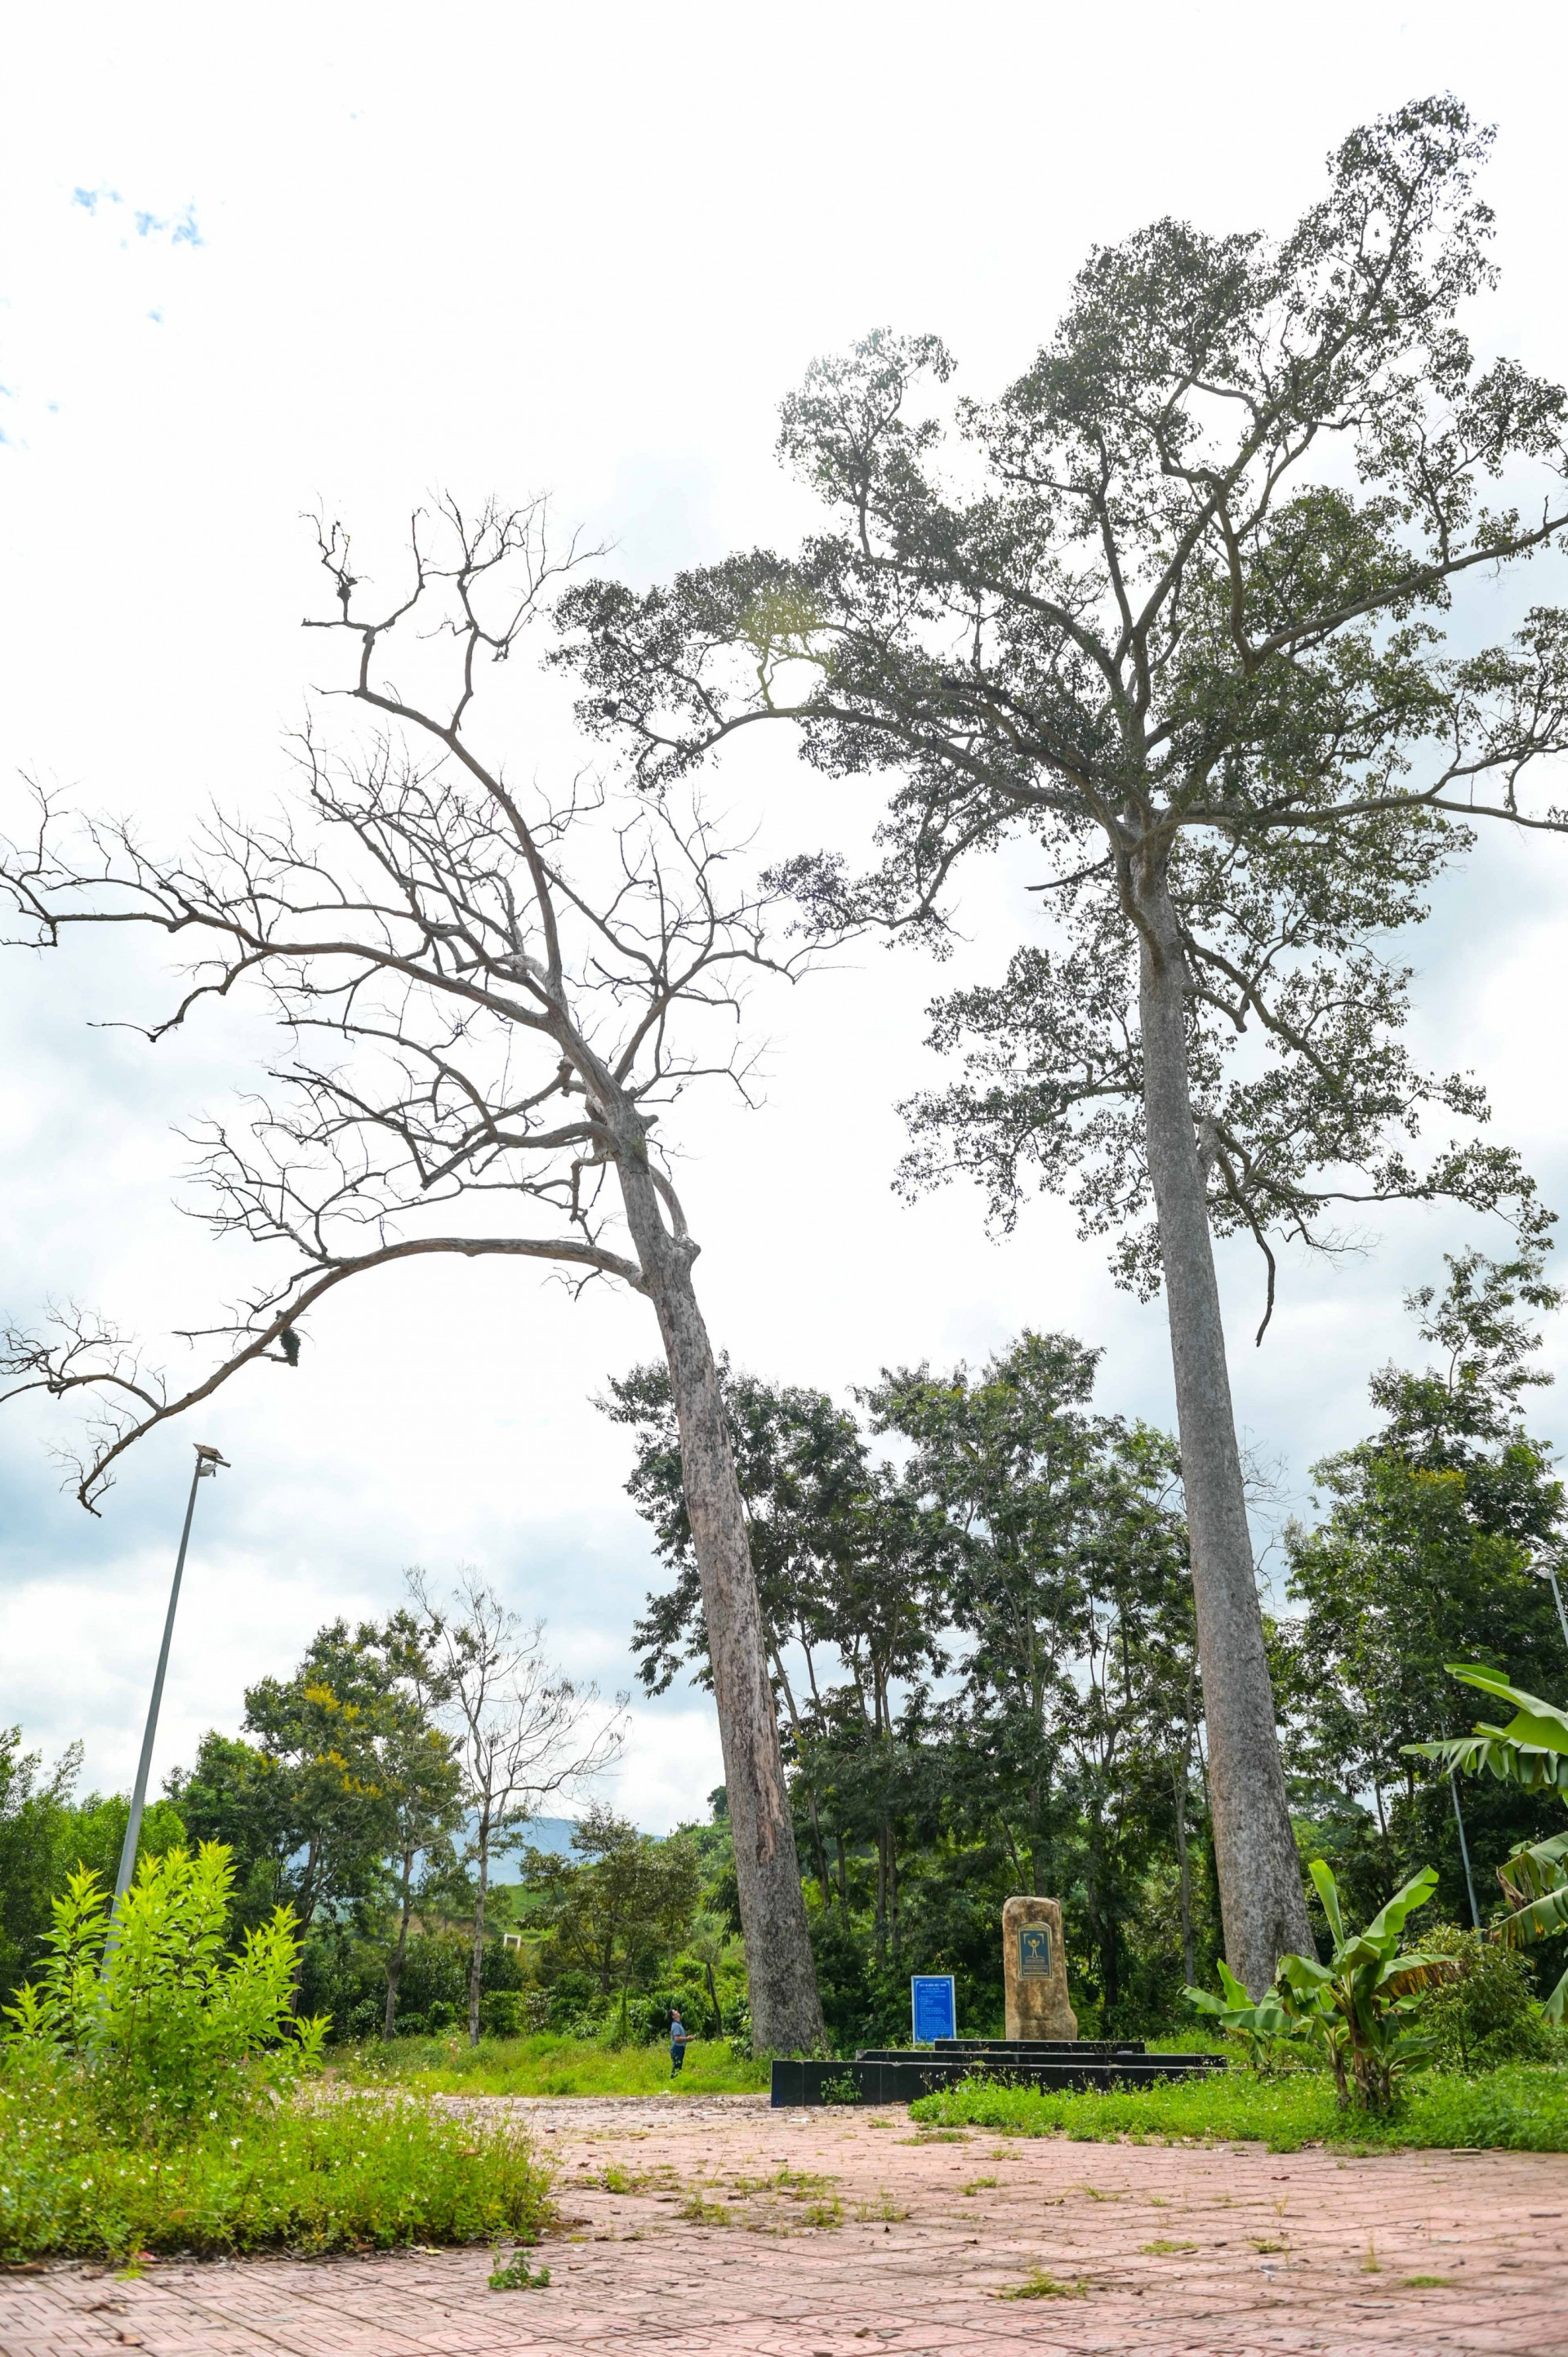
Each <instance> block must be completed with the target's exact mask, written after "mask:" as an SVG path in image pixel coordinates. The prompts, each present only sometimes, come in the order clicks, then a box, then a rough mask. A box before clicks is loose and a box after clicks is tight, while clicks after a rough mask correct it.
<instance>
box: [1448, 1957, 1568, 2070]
mask: <svg viewBox="0 0 1568 2357" xmlns="http://www.w3.org/2000/svg"><path fill="white" fill-rule="evenodd" d="M1422 1945H1423V1948H1425V1949H1426V1950H1427V1951H1428V1952H1429V1953H1431V1954H1433V1955H1438V1956H1447V1957H1449V1958H1451V1959H1452V1961H1453V1963H1454V1964H1455V1972H1454V1974H1453V1975H1452V1976H1451V1977H1449V1978H1447V1979H1444V1980H1442V1981H1439V1982H1438V1984H1437V1986H1435V1987H1434V1988H1431V1989H1429V1990H1428V1991H1427V1993H1426V1996H1425V1998H1424V2000H1423V2005H1422V2008H1421V2026H1422V2028H1423V2029H1424V2030H1427V2031H1428V2032H1429V2033H1430V2034H1431V2037H1432V2040H1433V2060H1434V2062H1435V2063H1437V2064H1438V2065H1439V2067H1445V2068H1447V2069H1450V2070H1459V2071H1492V2070H1495V2069H1496V2068H1497V2067H1498V2064H1499V2063H1503V2062H1542V2061H1547V2060H1548V2059H1549V2058H1550V2056H1551V2055H1552V2050H1553V2040H1552V2032H1551V2030H1550V2029H1548V2027H1547V2024H1546V2021H1545V2018H1544V2017H1543V2015H1542V2011H1541V2007H1540V2005H1539V2004H1538V2003H1537V2002H1536V1996H1535V1990H1534V1986H1533V1985H1532V1981H1531V1976H1530V1965H1529V1964H1528V1962H1527V1961H1526V1959H1525V1958H1524V1957H1523V1956H1522V1955H1521V1954H1520V1952H1519V1950H1518V1949H1517V1948H1508V1947H1504V1946H1503V1945H1502V1943H1500V1942H1499V1941H1497V1940H1492V1939H1488V1938H1487V1935H1486V1933H1485V1932H1466V1931H1462V1930H1461V1929H1460V1927H1459V1925H1458V1924H1457V1923H1435V1924H1434V1925H1433V1926H1432V1927H1431V1929H1430V1930H1428V1931H1427V1932H1425V1933H1423V1938H1422Z"/></svg>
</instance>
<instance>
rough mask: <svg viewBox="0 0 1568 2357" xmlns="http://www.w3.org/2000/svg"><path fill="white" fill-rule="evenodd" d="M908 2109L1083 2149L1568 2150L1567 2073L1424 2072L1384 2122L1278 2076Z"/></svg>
mask: <svg viewBox="0 0 1568 2357" xmlns="http://www.w3.org/2000/svg"><path fill="white" fill-rule="evenodd" d="M909 2109H910V2115H911V2116H912V2117H913V2118H914V2119H916V2120H918V2121H919V2122H920V2123H921V2125H922V2126H927V2127H938V2128H954V2127H961V2126H962V2127H981V2128H990V2129H995V2130H997V2131H999V2132H1000V2133H1001V2134H1002V2135H1004V2136H1054V2135H1062V2136H1070V2137H1075V2138H1078V2139H1080V2140H1082V2141H1084V2142H1088V2143H1101V2142H1105V2141H1106V2140H1108V2139H1110V2138H1113V2137H1117V2136H1130V2137H1133V2139H1134V2140H1136V2139H1139V2138H1142V2137H1144V2136H1150V2137H1155V2138H1165V2137H1196V2138H1198V2139H1200V2140H1206V2139H1209V2138H1219V2139H1221V2140H1223V2141H1226V2142H1231V2141H1236V2142H1245V2141H1251V2140H1257V2141H1261V2142H1262V2143H1264V2144H1266V2145H1267V2146H1268V2147H1269V2149H1270V2150H1271V2152H1295V2151H1297V2150H1299V2148H1300V2147H1302V2146H1303V2145H1307V2144H1334V2145H1350V2146H1356V2147H1368V2148H1371V2147H1388V2146H1401V2145H1402V2146H1422V2147H1426V2146H1431V2147H1455V2146H1465V2147H1478V2146H1483V2145H1487V2146H1497V2147H1506V2148H1509V2149H1511V2150H1514V2151H1519V2152H1568V2071H1563V2070H1557V2069H1550V2068H1540V2067H1536V2066H1532V2065H1530V2064H1524V2063H1516V2064H1512V2065H1509V2066H1508V2067H1507V2068H1505V2069H1503V2070H1500V2071H1492V2072H1487V2074H1486V2075H1485V2076H1484V2077H1481V2078H1476V2079H1465V2078H1461V2077H1459V2076H1458V2075H1457V2074H1451V2073H1447V2072H1426V2073H1423V2075H1422V2076H1421V2077H1419V2078H1417V2079H1415V2080H1414V2081H1413V2082H1412V2084H1411V2089H1410V2093H1409V2094H1408V2095H1407V2097H1406V2099H1405V2101H1404V2102H1403V2103H1402V2104H1401V2106H1400V2108H1399V2110H1398V2111H1397V2112H1396V2113H1394V2114H1393V2115H1391V2117H1389V2118H1388V2119H1383V2120H1378V2119H1372V2118H1369V2117H1368V2115H1366V2114H1365V2113H1361V2112H1357V2113H1350V2114H1347V2113H1344V2112H1341V2111H1340V2109H1339V2107H1338V2105H1337V2102H1336V2100H1335V2094H1334V2084H1333V2082H1332V2080H1330V2079H1329V2078H1327V2077H1326V2075H1324V2074H1321V2073H1319V2072H1309V2071H1304V2072H1295V2073H1292V2074H1290V2075H1288V2076H1282V2077H1279V2078H1256V2077H1254V2076H1253V2074H1252V2073H1251V2072H1248V2071H1228V2072H1225V2073H1224V2075H1223V2076H1220V2075H1219V2074H1218V2073H1217V2074H1216V2075H1215V2076H1214V2077H1213V2078H1211V2079H1209V2078H1205V2079H1202V2080H1197V2081H1188V2082H1186V2083H1184V2082H1182V2081H1180V2080H1173V2081H1169V2082H1167V2083H1165V2085H1163V2086H1152V2087H1136V2088H1128V2089H1126V2090H1124V2091H1123V2090H1113V2091H1112V2092H1111V2093H1098V2092H1093V2091H1091V2092H1088V2093H1083V2094H1078V2095H1056V2094H1041V2093H1036V2091H1035V2090H1034V2089H1033V2088H1028V2087H1008V2086H1003V2085H1001V2084H999V2083H997V2082H995V2081H994V2080H985V2079H967V2080H965V2081H963V2083H961V2085H959V2086H957V2087H951V2088H946V2089H944V2090H943V2091H942V2092H941V2093H940V2094H935V2095H926V2096H923V2097H922V2098H921V2100H920V2101H919V2102H918V2103H916V2104H911V2105H910V2106H909Z"/></svg>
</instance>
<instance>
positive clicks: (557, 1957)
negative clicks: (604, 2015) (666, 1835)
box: [523, 1804, 701, 2037]
mask: <svg viewBox="0 0 1568 2357" xmlns="http://www.w3.org/2000/svg"><path fill="white" fill-rule="evenodd" d="M572 1849H573V1857H571V1858H563V1857H554V1856H552V1855H550V1854H548V1853H545V1852H542V1851H540V1850H534V1849H531V1850H529V1851H527V1852H526V1853H525V1856H524V1858H523V1878H524V1881H525V1883H526V1884H527V1886H528V1888H529V1889H531V1890H532V1891H534V1892H536V1893H537V1894H538V1895H539V1898H540V1900H541V1902H542V1913H543V1915H544V1917H545V1920H546V1921H548V1923H549V1926H550V1944H551V1948H552V1950H553V1954H552V1956H551V1957H550V1958H549V1959H548V1960H547V1968H551V1967H553V1968H556V1969H561V1968H565V1969H568V1970H575V1971H577V1972H581V1973H584V1974H585V1975H587V1977H588V1978H589V1979H590V1980H591V1981H592V1983H593V1985H594V1986H595V1988H596V1990H597V1992H598V1994H599V1996H601V1997H603V1998H607V1999H611V2000H613V1999H615V1998H617V1997H618V1998H619V2000H620V2027H621V2035H622V2036H623V2037H624V2036H625V2035H626V2031H627V2006H628V1997H629V1995H630V1992H631V1990H632V1988H633V1987H634V1986H636V1985H637V1984H638V1983H639V1981H641V1980H643V1979H645V1978H646V1977H647V1976H648V1975H649V1974H650V1972H651V1971H652V1970H653V1969H654V1968H655V1967H656V1966H657V1965H658V1964H661V1963H662V1962H663V1961H664V1960H665V1958H666V1957H668V1956H669V1955H671V1953H673V1951H674V1950H675V1949H676V1948H678V1947H679V1946H680V1945H681V1943H682V1941H683V1940H684V1939H685V1936H686V1934H687V1932H688V1931H689V1930H690V1929H691V1926H692V1922H693V1918H694V1917H695V1915H696V1913H697V1906H698V1900H699V1899H700V1897H701V1877H700V1874H699V1871H698V1866H697V1854H696V1851H695V1849H694V1848H693V1845H692V1843H691V1841H690V1840H689V1839H687V1838H686V1837H685V1836H683V1835H680V1834H674V1835H671V1837H670V1839H669V1840H668V1841H658V1840H655V1839H654V1837H653V1836H652V1835H649V1834H643V1833H639V1831H638V1829H637V1827H636V1826H635V1825H634V1824H629V1823H628V1821H627V1819H626V1818H624V1817H618V1816H616V1815H615V1814H614V1813H613V1812H611V1811H610V1810H608V1809H606V1808H603V1807H601V1806H599V1805H597V1804H596V1805H595V1806H593V1807H592V1808H590V1809H589V1810H588V1811H587V1812H586V1813H585V1815H584V1816H583V1818H582V1820H581V1821H580V1823H579V1824H576V1825H575V1827H574V1828H573V1833H572Z"/></svg>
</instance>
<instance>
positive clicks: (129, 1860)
mask: <svg viewBox="0 0 1568 2357" xmlns="http://www.w3.org/2000/svg"><path fill="white" fill-rule="evenodd" d="M228 1461H229V1460H228V1458H226V1457H220V1456H219V1454H218V1451H217V1450H216V1449H215V1448H203V1447H202V1446H201V1444H200V1442H198V1443H197V1445H196V1470H195V1472H194V1473H193V1474H192V1475H191V1477H190V1498H189V1501H188V1504H187V1506H186V1510H185V1528H184V1529H183V1530H182V1531H181V1533H180V1534H179V1553H178V1555H177V1556H176V1557H175V1564H174V1584H173V1586H172V1587H170V1589H169V1595H168V1611H167V1613H166V1616H165V1619H164V1641H163V1643H162V1645H161V1646H160V1647H159V1649H158V1666H157V1671H156V1674H155V1676H154V1678H153V1698H152V1700H151V1702H150V1703H149V1704H148V1705H147V1727H146V1732H145V1735H144V1736H143V1738H142V1756H141V1759H140V1760H139V1761H138V1762H137V1765H136V1783H135V1790H134V1792H132V1794H131V1814H130V1817H129V1819H128V1820H127V1822H126V1825H125V1840H124V1846H123V1847H122V1849H121V1852H120V1871H119V1873H118V1875H117V1876H116V1877H115V1879H114V1909H113V1918H112V1919H111V1920H112V1921H113V1922H118V1920H119V1915H120V1903H121V1901H122V1900H123V1899H124V1896H125V1893H126V1891H127V1890H129V1889H130V1887H131V1877H132V1875H133V1874H134V1871H135V1867H136V1844H137V1842H138V1841H139V1839H140V1838H141V1832H142V1811H143V1809H144V1807H145V1804H146V1798H147V1775H148V1771H149V1770H150V1769H151V1767H152V1764H153V1743H154V1740H155V1738H156V1735H157V1731H158V1706H159V1705H160V1704H161V1702H162V1701H163V1698H164V1674H165V1672H166V1670H167V1668H168V1654H169V1646H170V1644H171V1642H172V1641H173V1638H174V1616H175V1608H176V1606H177V1604H178V1602H179V1583H180V1579H181V1577H182V1576H183V1574H184V1571H185V1551H186V1548H187V1547H188V1545H189V1544H190V1525H191V1520H192V1517H193V1516H194V1514H195V1512H196V1485H197V1483H198V1482H199V1481H203V1480H207V1479H208V1477H209V1475H210V1476H214V1477H215V1476H216V1474H217V1471H218V1468H219V1467H220V1465H227V1464H228ZM110 1945H111V1946H113V1931H112V1932H111V1934H110ZM105 1961H107V1958H105Z"/></svg>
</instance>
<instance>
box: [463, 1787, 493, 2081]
mask: <svg viewBox="0 0 1568 2357" xmlns="http://www.w3.org/2000/svg"><path fill="white" fill-rule="evenodd" d="M489 1883H490V1817H489V1809H488V1807H487V1808H484V1809H481V1811H480V1813H479V1889H478V1897H477V1899H476V1900H475V1901H474V1953H473V1956H472V1959H471V1961H470V1963H469V1965H468V2043H469V2045H470V2046H477V2045H478V2042H479V1985H480V1982H481V1980H482V1978H483V1975H484V1969H485V1894H486V1892H487V1891H488V1890H489Z"/></svg>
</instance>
